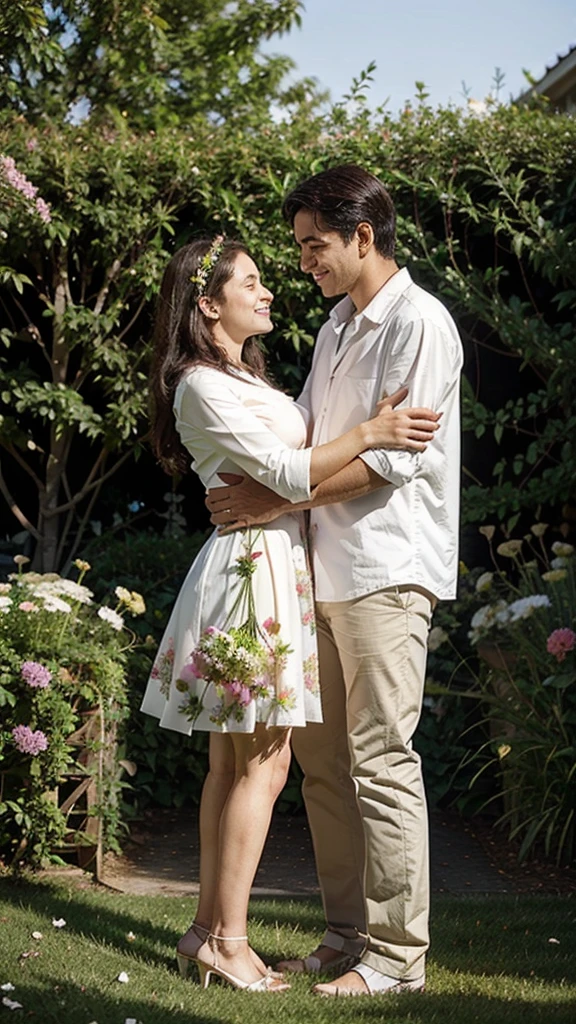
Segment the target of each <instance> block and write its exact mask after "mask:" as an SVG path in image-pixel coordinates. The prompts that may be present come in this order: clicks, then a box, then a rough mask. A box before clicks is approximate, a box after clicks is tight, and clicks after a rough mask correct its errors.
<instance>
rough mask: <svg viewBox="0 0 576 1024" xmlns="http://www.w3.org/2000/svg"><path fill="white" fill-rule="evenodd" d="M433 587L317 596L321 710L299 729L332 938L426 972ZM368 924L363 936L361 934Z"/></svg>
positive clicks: (404, 972)
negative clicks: (419, 737) (426, 752)
mask: <svg viewBox="0 0 576 1024" xmlns="http://www.w3.org/2000/svg"><path fill="white" fill-rule="evenodd" d="M431 602H432V599H431V598H429V597H428V596H427V595H425V594H424V593H422V592H420V591H415V590H413V589H410V588H408V587H406V588H404V587H400V588H398V587H394V588H390V589H386V590H380V591H377V592H376V593H373V594H368V595H366V596H365V597H361V598H357V599H355V600H352V601H341V602H334V603H332V602H330V603H327V602H320V603H319V604H318V606H317V613H318V648H319V658H320V681H321V687H322V707H323V714H324V722H323V723H322V724H315V723H314V724H309V725H308V726H307V727H306V728H305V729H295V730H294V732H293V734H292V737H293V747H294V753H295V755H296V758H297V760H298V762H299V764H300V766H301V768H302V770H303V772H304V775H305V779H304V785H303V794H304V800H305V803H306V809H307V812H308V817H309V821H310V828H311V832H312V839H313V843H314V852H315V856H316V866H317V869H318V875H319V880H320V886H321V890H322V897H323V902H324V911H325V914H326V920H327V923H328V930H327V933H326V935H325V937H324V939H323V942H324V943H325V944H326V945H329V946H331V947H332V948H334V949H342V950H344V951H347V952H350V953H356V954H359V953H360V952H361V951H362V949H364V948H365V952H364V955H363V957H362V959H363V961H364V962H365V963H367V964H368V965H369V966H370V967H373V968H375V969H376V970H379V971H382V972H383V973H385V974H388V975H390V976H392V977H398V978H406V979H410V978H417V977H419V976H420V975H421V974H422V973H423V970H424V958H425V955H426V950H427V948H428V944H429V939H428V906H429V864H428V821H427V811H426V800H425V795H424V787H423V782H422V771H421V764H420V758H419V756H418V754H417V753H416V752H415V751H414V750H413V749H412V736H413V734H414V731H415V729H416V726H417V724H418V719H419V717H420V712H421V708H422V696H423V689H424V675H425V667H426V650H427V637H428V630H429V626H430V615H431V607H432V604H431ZM365 936H366V938H364V937H365Z"/></svg>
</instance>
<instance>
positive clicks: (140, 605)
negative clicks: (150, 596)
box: [128, 590, 146, 615]
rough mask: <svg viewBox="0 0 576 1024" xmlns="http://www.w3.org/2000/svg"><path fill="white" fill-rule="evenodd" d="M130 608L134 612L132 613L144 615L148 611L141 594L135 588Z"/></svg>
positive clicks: (131, 595)
mask: <svg viewBox="0 0 576 1024" xmlns="http://www.w3.org/2000/svg"><path fill="white" fill-rule="evenodd" d="M128 608H129V609H130V611H131V612H132V615H143V614H144V612H145V611H146V604H145V602H144V598H143V597H142V595H141V594H137V593H136V591H135V590H133V591H132V593H131V594H130V602H129V604H128Z"/></svg>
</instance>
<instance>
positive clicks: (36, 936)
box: [32, 932, 44, 939]
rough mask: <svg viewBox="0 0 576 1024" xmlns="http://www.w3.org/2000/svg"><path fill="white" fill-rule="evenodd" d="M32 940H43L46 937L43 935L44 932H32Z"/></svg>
mask: <svg viewBox="0 0 576 1024" xmlns="http://www.w3.org/2000/svg"><path fill="white" fill-rule="evenodd" d="M32 938H33V939H43V938H44V936H43V935H42V932H32Z"/></svg>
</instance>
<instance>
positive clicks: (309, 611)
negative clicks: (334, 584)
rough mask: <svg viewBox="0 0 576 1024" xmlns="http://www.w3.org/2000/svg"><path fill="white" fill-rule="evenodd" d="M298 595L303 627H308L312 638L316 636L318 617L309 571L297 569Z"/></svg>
mask: <svg viewBox="0 0 576 1024" xmlns="http://www.w3.org/2000/svg"><path fill="white" fill-rule="evenodd" d="M295 574H296V593H297V594H298V601H299V603H300V615H301V622H302V625H303V626H308V628H309V630H310V633H311V634H312V636H315V635H316V616H315V614H314V599H313V597H312V582H311V580H310V573H309V572H308V570H307V569H296V570H295Z"/></svg>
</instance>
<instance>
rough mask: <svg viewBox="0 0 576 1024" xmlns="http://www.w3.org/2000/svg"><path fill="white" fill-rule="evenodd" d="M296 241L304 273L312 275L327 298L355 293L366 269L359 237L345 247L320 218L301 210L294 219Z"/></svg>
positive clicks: (339, 236) (341, 239)
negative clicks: (354, 290) (359, 250)
mask: <svg viewBox="0 0 576 1024" xmlns="http://www.w3.org/2000/svg"><path fill="white" fill-rule="evenodd" d="M294 237H295V239H296V242H297V244H298V245H299V247H300V266H301V268H302V270H303V271H304V273H305V274H312V277H313V278H314V280H315V281H316V284H317V285H318V286H319V287H320V289H321V291H322V294H323V295H324V296H325V297H326V298H332V297H333V296H335V295H343V294H344V293H345V292H350V291H351V290H353V289H354V287H355V285H356V284H357V282H358V278H359V277H360V274H361V271H362V269H363V261H362V260H361V259H360V256H359V252H358V239H357V236H356V235H354V237H353V238H352V239H351V240H350V242H348V243H346V242H345V241H344V239H343V238H342V236H341V235H339V234H338V232H337V231H329V230H328V229H326V230H325V229H324V228H323V227H322V220H321V218H320V217H319V216H318V215H317V214H316V215H315V214H314V213H313V212H312V211H311V210H306V209H301V210H298V213H297V214H296V216H295V218H294Z"/></svg>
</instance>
